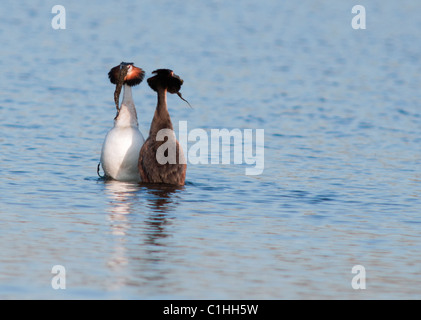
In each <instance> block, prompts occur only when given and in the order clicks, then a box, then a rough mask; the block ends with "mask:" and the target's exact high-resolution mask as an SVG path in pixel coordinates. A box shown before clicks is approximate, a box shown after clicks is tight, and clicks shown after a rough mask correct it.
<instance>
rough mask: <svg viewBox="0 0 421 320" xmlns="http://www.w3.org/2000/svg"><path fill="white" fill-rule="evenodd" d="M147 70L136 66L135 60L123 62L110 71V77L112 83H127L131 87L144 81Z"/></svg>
mask: <svg viewBox="0 0 421 320" xmlns="http://www.w3.org/2000/svg"><path fill="white" fill-rule="evenodd" d="M144 76H145V72H144V71H143V70H142V69H141V68H138V67H136V66H134V64H133V62H122V63H120V65H118V66H115V67H114V68H112V69H111V70H110V72H108V78H109V79H110V82H111V83H112V84H115V85H118V84H119V83H121V84H127V85H128V86H130V87H133V86H136V85H138V84H139V83H141V82H142V80H143V78H144Z"/></svg>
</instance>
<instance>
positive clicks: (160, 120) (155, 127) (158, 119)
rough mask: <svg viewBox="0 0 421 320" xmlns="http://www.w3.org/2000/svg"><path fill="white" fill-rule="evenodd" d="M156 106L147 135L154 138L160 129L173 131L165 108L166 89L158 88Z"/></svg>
mask: <svg viewBox="0 0 421 320" xmlns="http://www.w3.org/2000/svg"><path fill="white" fill-rule="evenodd" d="M157 91H158V105H157V106H156V110H155V114H154V117H153V120H152V124H151V129H150V131H149V135H151V136H154V135H156V134H157V133H158V131H159V130H161V129H171V130H174V129H173V126H172V122H171V117H170V114H169V112H168V107H167V89H162V88H158V90H157Z"/></svg>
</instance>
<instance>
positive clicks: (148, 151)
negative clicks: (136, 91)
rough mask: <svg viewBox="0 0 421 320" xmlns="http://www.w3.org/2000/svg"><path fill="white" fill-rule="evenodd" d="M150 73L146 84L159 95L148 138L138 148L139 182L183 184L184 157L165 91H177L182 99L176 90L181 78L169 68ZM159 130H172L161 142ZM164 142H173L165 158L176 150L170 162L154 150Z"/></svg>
mask: <svg viewBox="0 0 421 320" xmlns="http://www.w3.org/2000/svg"><path fill="white" fill-rule="evenodd" d="M152 73H153V74H155V76H153V77H151V78H149V79H148V84H149V86H150V87H151V89H152V90H154V91H156V93H157V95H158V104H157V106H156V110H155V114H154V117H153V120H152V123H151V128H150V131H149V137H148V139H146V141H145V143H144V144H143V146H142V149H141V150H140V155H139V173H140V176H141V179H142V182H149V183H165V184H171V185H179V186H182V185H184V182H185V179H186V169H187V164H186V160H185V158H184V153H183V149H182V148H181V146H180V144H179V142H178V141H177V139H176V137H175V134H174V129H173V125H172V122H171V117H170V114H169V112H168V107H167V91H168V92H169V93H176V94H177V95H178V96H179V97H180V98H181V99H183V97H182V96H181V94H180V92H179V91H180V88H181V85H182V84H183V80H182V79H180V77H179V76H177V75H175V74H174V72H173V71H172V70H169V69H158V70H155V71H154V72H152ZM183 100H184V99H183ZM184 101H186V100H184ZM186 102H187V101H186ZM187 103H188V102H187ZM162 129H169V130H167V133H168V131H172V132H171V134H167V135H166V137H167V140H166V141H164V139H162V141H161V139H158V140H157V135H158V133H159V131H160V130H162ZM164 143H169V144H171V143H172V144H173V145H174V147H175V148H173V149H175V150H170V149H171V148H169V149H168V150H167V151H165V152H166V153H167V155H166V157H168V158H171V156H170V155H169V153H170V152H171V151H172V152H174V151H175V154H173V156H175V157H173V159H174V160H175V161H174V162H172V163H171V162H166V163H163V162H162V161H159V160H160V159H159V155H158V154H157V152H158V151H159V150H158V149H159V147H160V146H162V145H163V144H164Z"/></svg>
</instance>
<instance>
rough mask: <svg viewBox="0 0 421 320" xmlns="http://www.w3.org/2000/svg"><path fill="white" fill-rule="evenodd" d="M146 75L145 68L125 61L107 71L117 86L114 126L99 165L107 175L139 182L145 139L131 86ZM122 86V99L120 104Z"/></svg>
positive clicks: (109, 133) (109, 177) (105, 142)
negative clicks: (140, 159)
mask: <svg viewBox="0 0 421 320" xmlns="http://www.w3.org/2000/svg"><path fill="white" fill-rule="evenodd" d="M144 75H145V72H144V71H143V70H142V69H140V68H138V67H135V66H134V65H133V63H126V62H122V63H121V64H120V65H118V66H116V67H114V68H112V69H111V70H110V72H109V73H108V77H109V79H110V81H111V83H113V84H115V85H116V89H115V92H114V102H115V104H116V109H117V115H116V117H115V119H114V127H113V128H112V129H111V130H110V131H109V132H108V133H107V135H106V137H105V140H104V143H103V145H102V150H101V160H100V164H101V165H102V169H103V170H104V173H105V178H108V179H114V180H119V181H140V176H139V170H138V160H139V152H140V149H141V147H142V145H143V143H144V142H145V139H144V138H143V135H142V133H141V132H140V131H139V128H138V127H139V123H138V120H137V113H136V107H135V104H134V102H133V97H132V88H131V87H132V86H135V85H138V84H139V83H141V82H142V80H143V77H144ZM122 87H123V101H122V102H121V106H120V107H119V98H120V92H121V88H122ZM98 171H99V165H98Z"/></svg>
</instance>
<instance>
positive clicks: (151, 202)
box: [105, 180, 184, 290]
mask: <svg viewBox="0 0 421 320" xmlns="http://www.w3.org/2000/svg"><path fill="white" fill-rule="evenodd" d="M183 189H184V186H172V185H165V184H138V183H131V182H121V181H115V180H107V181H105V193H106V194H107V196H108V198H109V208H108V212H109V214H108V216H107V219H108V220H109V222H110V228H111V234H112V235H113V236H114V237H113V244H112V251H111V254H110V257H109V259H108V261H107V264H108V266H109V267H110V269H111V271H112V273H113V277H112V279H110V280H111V281H112V283H110V285H109V289H110V290H116V289H118V288H121V287H122V286H124V285H127V283H128V282H130V276H129V272H128V270H127V269H129V264H130V263H133V261H130V260H132V259H133V258H135V259H136V260H138V261H139V262H140V263H141V264H142V267H141V269H142V272H144V271H146V269H149V268H150V267H152V266H150V267H146V266H147V265H150V264H151V263H152V264H155V263H156V262H159V261H160V259H161V258H162V256H163V255H162V252H163V251H165V245H164V244H163V242H162V241H161V240H162V239H164V238H167V237H168V236H169V233H168V231H167V228H166V226H167V225H168V224H169V221H170V220H171V219H172V217H169V216H168V214H169V213H170V212H171V211H172V210H174V209H175V207H176V206H177V198H178V197H177V196H176V193H177V192H179V191H181V190H183ZM139 218H141V221H139ZM133 242H134V243H138V244H139V245H135V246H132V245H131V244H132V243H133ZM133 260H134V259H133ZM136 269H137V267H136ZM151 270H152V269H151ZM151 270H150V271H151ZM153 270H155V268H154V267H153ZM154 272H155V271H154ZM155 277H156V275H155Z"/></svg>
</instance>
